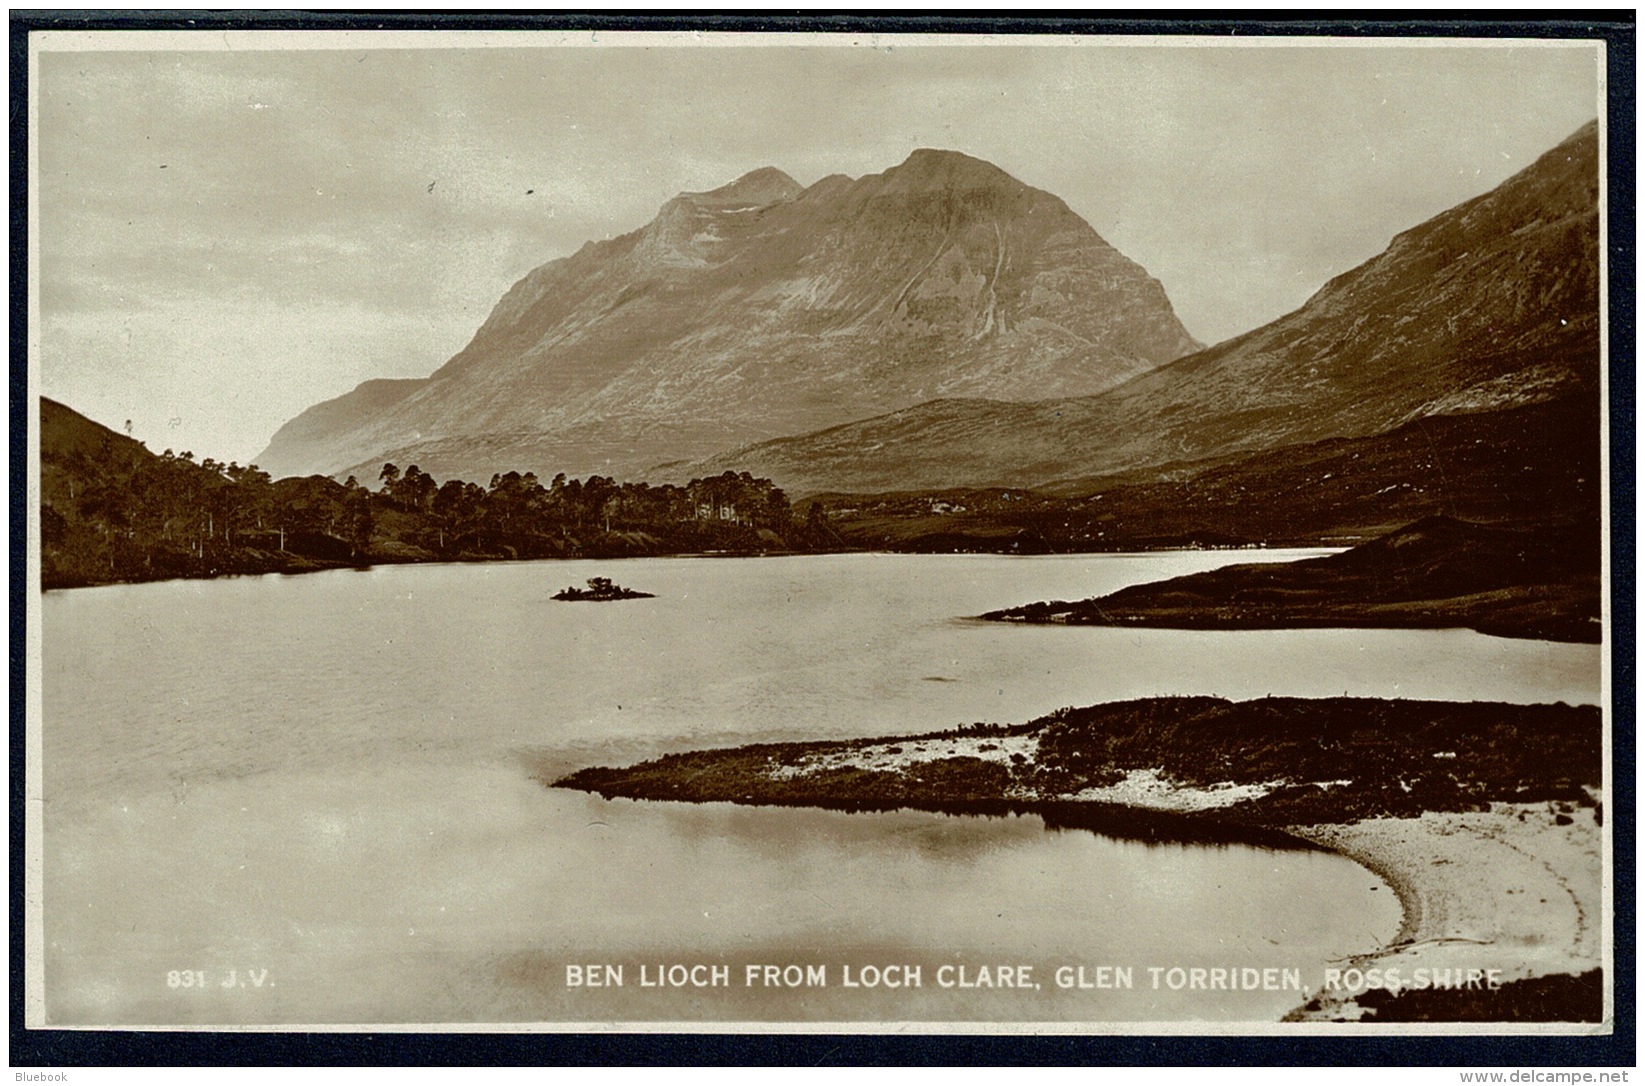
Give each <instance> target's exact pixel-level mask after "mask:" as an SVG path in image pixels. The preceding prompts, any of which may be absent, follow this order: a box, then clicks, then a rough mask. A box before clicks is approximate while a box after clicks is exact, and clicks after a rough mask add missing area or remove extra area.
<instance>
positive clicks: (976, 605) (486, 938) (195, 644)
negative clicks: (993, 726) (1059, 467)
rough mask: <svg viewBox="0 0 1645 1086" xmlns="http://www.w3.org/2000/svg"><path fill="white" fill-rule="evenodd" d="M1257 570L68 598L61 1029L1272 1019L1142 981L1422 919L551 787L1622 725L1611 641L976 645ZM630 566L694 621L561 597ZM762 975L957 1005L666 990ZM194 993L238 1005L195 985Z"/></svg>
mask: <svg viewBox="0 0 1645 1086" xmlns="http://www.w3.org/2000/svg"><path fill="white" fill-rule="evenodd" d="M1228 557H1231V556H1229V555H1217V554H1174V555H1147V556H1081V557H1077V558H1044V559H1041V558H992V557H974V556H964V557H954V558H948V557H929V556H921V557H912V556H906V557H905V556H898V557H889V556H869V555H856V556H836V557H828V558H806V559H770V560H747V561H726V560H718V561H716V560H674V561H667V560H647V561H634V562H625V563H621V564H619V563H609V562H607V563H542V564H529V563H526V564H511V565H490V566H433V567H429V566H425V567H399V568H387V569H381V570H374V571H370V572H366V573H355V572H347V573H336V574H322V575H315V576H309V577H301V578H278V577H269V578H249V579H240V580H228V581H217V582H174V583H169V584H159V585H143V586H131V587H121V588H109V589H93V590H84V591H76V592H68V593H53V594H51V595H49V596H48V597H47V598H46V600H45V608H44V610H45V689H44V705H45V722H44V733H45V745H44V760H45V766H46V773H45V796H46V843H45V875H46V886H45V893H46V917H47V924H46V929H45V936H46V947H47V952H46V959H47V961H46V964H47V982H48V985H47V986H48V1012H49V1014H50V1016H51V1019H52V1020H53V1021H58V1022H71V1021H74V1022H102V1023H114V1022H155V1023H171V1022H176V1023H192V1022H257V1021H270V1022H298V1023H301V1022H309V1023H314V1022H356V1021H357V1022H384V1021H413V1022H439V1021H451V1022H461V1021H519V1022H532V1021H544V1020H607V1019H613V1018H616V1019H640V1020H652V1021H655V1020H692V1019H697V1018H706V1019H722V1020H738V1019H773V1020H783V1019H810V1020H845V1019H851V1018H860V1019H874V1018H890V1019H894V1020H915V1019H964V1018H983V1019H1019V1020H1048V1021H1058V1020H1060V1021H1093V1020H1118V1019H1147V1018H1159V1019H1172V1018H1182V1017H1195V1018H1213V1019H1272V1018H1274V1017H1277V1016H1278V1015H1279V1014H1281V1013H1283V1011H1284V1010H1285V1009H1287V1008H1288V1007H1290V1006H1292V1005H1294V1004H1295V1003H1297V1002H1300V1000H1298V999H1296V998H1294V995H1293V994H1291V993H1284V992H1278V993H1276V992H1257V993H1248V992H1241V993H1216V994H1209V993H1204V992H1198V993H1188V992H1171V991H1168V990H1162V991H1153V990H1142V988H1143V985H1144V983H1145V981H1144V980H1143V979H1142V978H1144V977H1146V973H1145V972H1144V970H1145V968H1146V967H1147V966H1150V965H1165V966H1170V965H1184V966H1187V965H1192V964H1199V963H1206V964H1210V965H1218V964H1227V965H1231V966H1245V965H1261V964H1271V965H1275V966H1281V967H1289V966H1296V967H1299V968H1302V969H1304V970H1305V971H1307V972H1308V973H1310V974H1313V973H1317V970H1318V967H1319V965H1320V964H1321V963H1322V962H1324V961H1325V960H1326V959H1327V958H1333V957H1339V956H1341V955H1342V954H1345V953H1348V952H1352V951H1355V950H1362V949H1367V948H1369V947H1371V946H1375V945H1377V944H1378V943H1379V942H1381V941H1383V940H1385V939H1386V938H1388V937H1389V936H1391V934H1392V933H1393V931H1394V929H1395V928H1396V927H1397V924H1398V910H1397V904H1396V903H1395V901H1394V899H1393V895H1392V894H1391V893H1390V892H1388V890H1387V889H1386V888H1385V887H1382V886H1381V885H1380V883H1379V882H1378V881H1377V880H1376V879H1374V878H1373V877H1371V876H1369V875H1368V874H1367V873H1366V872H1364V871H1363V870H1362V869H1360V868H1359V867H1357V866H1355V865H1353V864H1350V863H1348V862H1347V861H1344V860H1342V859H1340V858H1339V857H1335V856H1331V855H1326V854H1318V853H1294V852H1287V853H1279V852H1272V851H1267V850H1263V849H1254V848H1247V847H1207V846H1163V847H1162V846H1146V845H1142V844H1137V843H1133V842H1122V841H1116V840H1112V839H1108V838H1104V837H1099V836H1097V835H1094V834H1090V833H1085V832H1047V831H1046V829H1045V828H1044V826H1043V824H1042V823H1041V822H1040V820H1038V819H1037V818H1033V817H1010V818H997V819H972V818H951V817H944V816H940V815H931V814H922V813H914V812H898V813H889V814H876V815H848V814H841V813H834V812H823V811H810V810H776V809H756V808H744V807H734V806H722V805H704V806H694V805H678V804H636V803H629V802H624V801H612V802H607V801H603V800H599V799H597V798H594V797H590V796H585V795H582V794H578V793H570V792H564V791H558V790H549V789H544V788H542V787H540V786H539V785H538V784H537V783H535V782H534V781H533V780H532V775H533V773H535V772H548V773H557V772H560V771H566V770H570V769H574V768H578V767H581V766H583V765H588V764H591V763H616V762H624V761H628V760H631V759H634V758H639V757H645V756H649V755H651V754H654V753H657V752H659V751H663V750H677V749H686V748H689V747H693V746H705V745H719V744H731V743H742V742H749V741H754V740H768V739H792V738H812V737H825V736H848V735H863V734H873V733H882V734H883V733H891V732H898V731H905V730H925V729H931V728H936V727H945V726H951V725H953V724H957V723H967V722H971V721H974V720H998V721H1018V720H1024V719H1028V718H1029V717H1031V716H1033V715H1035V714H1037V713H1041V712H1044V711H1048V710H1050V709H1052V708H1056V707H1058V706H1061V705H1066V704H1082V703H1088V702H1093V701H1099V700H1107V699H1111V698H1118V697H1130V696H1137V695H1140V694H1152V693H1222V694H1227V695H1230V696H1237V697H1247V696H1260V695H1263V694H1267V693H1274V694H1301V695H1314V696H1320V695H1327V694H1337V693H1341V692H1343V691H1344V690H1348V691H1350V692H1352V693H1355V694H1381V695H1390V696H1392V695H1403V696H1413V697H1491V698H1500V699H1504V700H1521V701H1531V700H1566V701H1587V702H1593V701H1595V700H1596V699H1597V687H1598V677H1597V676H1598V650H1597V649H1595V648H1593V647H1591V646H1563V645H1545V644H1540V643H1535V642H1516V641H1505V640H1501V639H1495V638H1486V637H1483V636H1481V635H1477V634H1471V633H1467V632H1463V631H1419V632H1405V633H1401V632H1390V631H1295V632H1277V633H1249V632H1246V633H1226V632H1193V633H1182V632H1173V631H1137V630H1123V631H1121V630H1095V629H1023V628H1020V627H1013V626H993V625H981V624H971V623H963V622H956V621H954V618H955V617H956V616H962V615H968V614H976V613H978V612H980V611H982V610H986V609H989V608H993V607H999V606H1004V605H1008V604H1011V603H1018V602H1023V601H1025V600H1028V599H1040V598H1056V597H1062V598H1072V597H1077V596H1084V595H1090V594H1092V593H1095V592H1100V591H1106V590H1108V589H1110V588H1113V587H1116V586H1118V585H1120V584H1124V583H1131V582H1135V581H1140V580H1148V579H1155V578H1158V577H1161V576H1170V575H1175V574H1177V573H1182V572H1188V571H1191V570H1194V569H1203V568H1209V567H1211V566H1214V565H1217V564H1221V563H1222V562H1223V561H1225V560H1226V559H1227V558H1228ZM1232 557H1238V558H1240V559H1241V560H1245V559H1247V558H1248V557H1249V556H1248V555H1244V554H1241V555H1237V556H1232ZM1267 557H1280V556H1279V555H1268V556H1267ZM613 569H620V574H619V576H618V577H617V579H618V580H620V581H621V582H622V583H624V584H628V585H632V586H633V587H635V588H639V589H642V590H646V591H651V592H656V593H657V594H658V598H657V599H656V600H639V601H627V602H623V603H620V604H611V605H602V606H598V607H594V606H573V605H562V604H556V603H554V602H552V601H550V600H549V599H548V597H549V595H551V594H552V592H553V591H555V589H556V586H557V585H560V584H563V583H567V581H568V580H569V581H572V582H575V581H578V580H580V579H583V578H585V577H587V576H594V575H600V574H604V573H607V572H609V571H612V570H613ZM932 677H937V678H942V679H947V680H950V681H945V682H931V681H928V680H929V679H930V678H932ZM1373 887H1375V888H1373ZM758 959H770V960H771V961H775V962H779V963H791V962H797V963H802V964H805V963H814V964H820V965H824V966H827V967H831V968H834V969H835V970H836V975H837V970H838V969H839V968H841V967H843V966H845V965H858V964H863V963H869V964H872V963H877V962H886V963H903V964H919V965H921V966H922V967H923V976H924V979H925V985H924V986H923V987H922V988H921V989H919V990H918V991H909V990H901V991H887V990H862V989H859V990H855V991H847V990H845V989H842V988H840V987H838V986H837V985H831V986H830V987H828V988H826V989H796V990H782V991H764V990H758V989H755V990H750V989H748V988H745V987H743V986H741V985H740V984H737V985H733V986H732V987H731V988H729V989H725V990H705V991H697V990H675V989H656V988H645V989H642V988H640V987H638V986H637V985H636V984H635V983H634V980H635V978H636V977H637V970H638V968H639V966H640V965H641V964H642V963H648V962H649V963H668V962H686V963H691V962H717V963H724V964H728V965H731V966H734V967H744V966H746V965H747V964H750V963H757V960H758ZM585 960H586V961H587V962H588V963H591V964H597V963H606V964H623V965H626V966H627V968H628V977H629V982H628V983H625V985H624V986H623V987H622V988H620V989H618V988H604V989H598V990H596V989H568V988H567V987H566V984H565V975H564V967H565V965H567V964H575V963H577V962H579V961H585ZM987 962H997V963H1000V964H1004V963H1021V964H1028V965H1033V966H1034V967H1035V970H1036V972H1035V975H1036V976H1037V977H1038V978H1039V980H1040V982H1041V984H1042V987H1041V988H1039V989H1037V990H1031V991H1029V992H1000V991H989V990H976V989H971V990H964V991H962V990H957V989H941V988H937V987H935V986H934V978H935V971H936V970H937V969H938V968H940V967H941V966H943V965H956V964H978V963H987ZM1061 964H1072V965H1079V964H1093V965H1101V964H1111V965H1130V966H1132V967H1133V968H1134V969H1136V971H1137V973H1136V975H1137V977H1138V978H1139V979H1138V990H1133V991H1130V992H1114V991H1080V990H1068V991H1065V990H1060V989H1057V988H1056V986H1055V984H1054V981H1053V980H1052V971H1053V970H1054V969H1055V968H1056V966H1058V965H1061ZM259 970H267V973H266V974H261V973H258V972H257V971H259ZM231 971H232V972H231ZM190 972H192V973H203V974H205V975H206V977H207V980H208V984H207V986H206V987H205V988H203V989H202V988H199V987H195V986H192V985H191V986H189V987H186V988H185V987H182V986H181V984H179V985H178V986H176V987H173V986H172V984H171V980H172V975H173V974H178V975H179V977H180V976H181V975H183V974H185V973H190ZM732 972H734V973H735V972H737V969H735V968H734V969H733V970H732ZM259 976H260V977H262V978H263V980H264V981H265V983H263V984H255V985H254V984H252V983H250V982H248V981H247V978H248V977H253V978H256V977H259ZM225 983H227V984H228V985H229V986H228V987H224V984H225Z"/></svg>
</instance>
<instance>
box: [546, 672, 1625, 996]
mask: <svg viewBox="0 0 1645 1086" xmlns="http://www.w3.org/2000/svg"><path fill="white" fill-rule="evenodd" d="M1602 739H1603V727H1602V718H1601V715H1600V710H1599V709H1598V708H1597V707H1593V706H1575V707H1573V706H1567V705H1563V704H1559V705H1510V704H1498V703H1484V702H1441V701H1403V700H1383V699H1376V698H1323V699H1307V698H1263V699H1258V700H1253V701H1245V702H1232V701H1227V700H1225V699H1221V698H1209V697H1172V698H1146V699H1140V700H1135V701H1124V702H1112V703H1107V704H1102V705H1094V706H1089V707H1086V708H1080V709H1074V708H1069V709H1062V710H1059V711H1057V712H1055V713H1052V714H1050V715H1048V716H1044V717H1041V718H1038V719H1036V720H1032V721H1029V722H1027V723H1023V724H1013V725H1000V724H973V725H969V726H966V727H963V728H959V729H955V730H951V731H944V732H933V733H928V734H923V735H911V736H904V737H897V738H874V739H856V740H839V741H827V742H811V743H783V744H760V745H754V746H745V747H736V748H731V749H723V750H702V751H693V752H689V753H683V754H673V755H667V756H665V757H662V758H657V759H654V760H651V761H647V762H643V763H640V764H638V765H633V766H628V767H624V768H608V767H594V768H588V769H584V770H581V771H579V772H576V773H573V774H571V775H570V776H568V777H564V778H562V779H559V780H555V781H545V782H544V783H545V784H552V785H554V786H556V787H563V788H572V789H578V790H582V791H587V792H593V793H596V794H598V795H600V796H602V797H605V798H607V799H612V798H627V799H644V800H675V801H689V802H731V803H740V804H751V805H779V806H811V807H823V808H830V809H835V810H847V811H875V810H890V809H897V808H913V809H919V810H930V811H938V812H943V813H948V814H1004V813H1011V812H1017V813H1033V814H1038V815H1041V816H1042V817H1043V818H1044V819H1045V821H1046V823H1047V825H1048V826H1052V827H1060V828H1073V827H1082V828H1087V829H1092V830H1095V831H1097V832H1101V833H1104V834H1108V835H1111V836H1119V837H1127V838H1134V839H1142V840H1171V841H1207V842H1239V843H1246V844H1253V845H1260V846H1265V847H1320V848H1328V849H1331V850H1334V851H1336V852H1339V853H1341V854H1342V855H1344V856H1347V857H1348V858H1349V859H1352V860H1354V861H1356V862H1358V863H1360V864H1362V865H1364V866H1365V867H1367V868H1369V869H1370V870H1372V871H1374V872H1375V873H1377V874H1378V875H1380V876H1381V877H1382V878H1383V879H1384V880H1385V881H1386V882H1388V884H1389V885H1390V886H1391V887H1392V888H1393V889H1394V890H1395V892H1396V893H1397V894H1398V895H1399V898H1400V903H1401V905H1402V907H1403V910H1404V923H1403V924H1402V926H1401V930H1400V932H1399V934H1398V936H1396V938H1395V939H1394V941H1393V942H1392V943H1391V944H1389V945H1388V946H1387V947H1384V948H1383V949H1381V950H1380V951H1377V952H1376V953H1373V954H1369V955H1365V956H1363V957H1360V958H1357V959H1354V960H1353V961H1350V962H1344V963H1341V964H1342V967H1343V971H1344V977H1345V981H1344V985H1343V987H1342V988H1340V989H1339V990H1337V991H1333V992H1321V993H1320V994H1318V995H1316V996H1315V997H1314V998H1313V999H1312V1000H1310V1001H1309V1003H1308V1004H1306V1005H1305V1006H1302V1007H1299V1008H1297V1009H1296V1010H1295V1011H1293V1012H1292V1014H1291V1015H1289V1016H1288V1020H1298V1021H1309V1020H1324V1021H1378V1022H1387V1021H1410V1020H1434V1021H1490V1022H1514V1021H1566V1022H1597V1021H1599V1020H1600V1018H1601V1016H1602V1013H1603V989H1604V985H1603V978H1602V976H1601V973H1600V966H1601V961H1602V954H1603V948H1602V944H1601V937H1602V926H1603V924H1602V921H1603V917H1602V908H1603V903H1602V887H1601V881H1602V838H1603V828H1602V827H1603V820H1604V817H1605V812H1604V810H1603V808H1602V805H1601V802H1600V795H1601V771H1602V765H1603V756H1602ZM1390 969H1394V970H1397V971H1398V973H1399V975H1401V976H1403V977H1404V978H1407V981H1406V983H1407V985H1409V981H1410V979H1411V978H1414V977H1415V976H1416V970H1418V969H1425V970H1429V971H1430V973H1429V975H1430V976H1434V975H1437V974H1436V973H1435V972H1434V971H1438V970H1453V971H1462V972H1453V973H1452V974H1450V975H1451V976H1455V977H1459V978H1460V977H1462V976H1464V975H1465V973H1466V971H1468V970H1479V971H1481V972H1488V971H1492V970H1494V971H1496V972H1495V974H1494V977H1495V978H1496V982H1497V983H1498V984H1500V987H1495V988H1489V987H1484V988H1481V987H1475V988H1456V989H1447V988H1438V987H1428V988H1425V989H1421V990H1418V989H1414V988H1411V987H1409V986H1406V987H1403V988H1402V989H1401V990H1400V991H1399V992H1398V993H1397V994H1395V993H1394V992H1392V991H1390V990H1389V989H1387V988H1375V987H1367V986H1365V985H1364V984H1361V985H1359V986H1357V987H1356V986H1352V985H1351V984H1350V983H1348V982H1351V981H1353V980H1354V979H1355V978H1356V977H1358V978H1364V977H1368V976H1369V975H1370V974H1371V973H1372V972H1373V971H1377V972H1378V973H1379V974H1380V975H1383V976H1386V975H1387V970H1390Z"/></svg>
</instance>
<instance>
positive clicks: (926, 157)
mask: <svg viewBox="0 0 1645 1086" xmlns="http://www.w3.org/2000/svg"><path fill="white" fill-rule="evenodd" d="M884 177H885V179H886V182H887V183H888V184H891V185H906V186H908V187H911V188H912V187H918V188H978V187H989V186H994V185H1021V184H1022V182H1020V181H1018V180H1017V179H1016V178H1014V177H1012V176H1011V175H1010V174H1008V173H1006V172H1005V171H1004V170H1002V169H1000V168H999V167H998V166H996V165H994V164H993V163H992V162H987V161H984V160H983V159H980V158H975V157H973V156H971V155H968V154H966V153H964V152H963V151H946V150H942V149H940V148H935V147H921V148H918V149H916V150H915V151H914V152H913V153H912V154H910V155H909V156H908V157H907V158H906V159H904V160H903V162H902V164H901V165H900V166H894V167H892V168H891V169H889V170H887V171H886V172H885V174H884Z"/></svg>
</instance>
